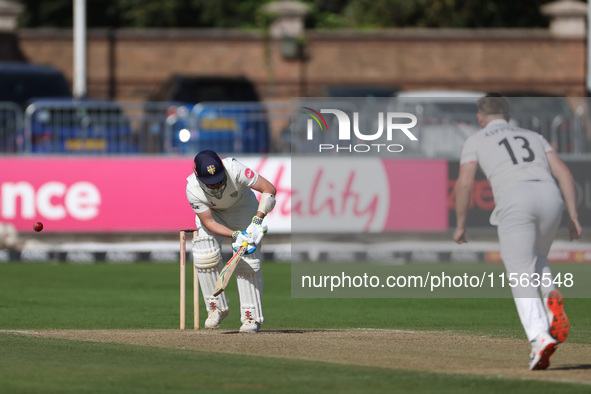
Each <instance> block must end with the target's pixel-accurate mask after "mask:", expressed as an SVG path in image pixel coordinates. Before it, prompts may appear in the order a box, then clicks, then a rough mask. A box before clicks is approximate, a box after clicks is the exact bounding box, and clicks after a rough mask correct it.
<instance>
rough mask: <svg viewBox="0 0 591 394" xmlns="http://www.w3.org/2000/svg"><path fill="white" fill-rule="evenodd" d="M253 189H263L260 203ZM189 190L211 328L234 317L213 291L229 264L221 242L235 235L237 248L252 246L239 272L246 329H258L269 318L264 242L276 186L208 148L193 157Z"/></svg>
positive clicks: (207, 322)
mask: <svg viewBox="0 0 591 394" xmlns="http://www.w3.org/2000/svg"><path fill="white" fill-rule="evenodd" d="M253 190H255V191H257V192H260V193H261V198H260V201H258V200H257V198H256V195H255V193H254V192H253ZM186 192H187V200H188V201H189V203H190V204H191V208H193V211H194V212H195V214H196V217H195V223H196V224H197V229H198V230H199V237H197V238H195V239H194V240H193V261H194V264H195V267H196V269H197V275H198V277H199V282H200V284H201V291H202V293H203V298H204V300H205V307H206V309H207V312H208V317H207V319H206V320H205V328H209V329H214V328H218V327H219V326H220V323H221V321H222V320H223V319H224V318H226V317H227V316H228V311H229V309H228V299H227V297H226V294H225V293H221V294H220V295H218V296H217V297H214V296H213V292H214V289H215V287H216V282H217V279H218V275H219V272H220V270H221V269H222V268H223V266H224V262H223V261H222V255H221V244H222V242H223V240H224V239H229V240H231V242H232V247H233V249H234V250H237V249H238V248H239V247H240V245H242V244H243V242H246V243H247V244H248V248H247V252H246V254H245V255H244V256H243V257H242V260H241V261H240V262H239V263H238V265H237V266H236V270H235V271H234V272H235V275H236V284H237V287H238V295H239V298H240V321H241V323H242V326H241V327H240V332H243V333H257V332H258V331H259V329H260V326H261V324H263V322H264V321H265V318H264V317H263V310H262V305H261V298H262V294H263V275H262V261H261V257H262V254H261V249H260V242H261V239H262V238H263V236H264V235H265V234H266V233H267V226H266V225H264V224H263V219H264V218H265V216H266V215H267V214H268V213H269V212H271V211H272V210H273V208H274V206H275V194H276V193H277V190H276V189H275V186H273V185H272V184H271V183H270V182H269V181H268V180H267V179H265V178H264V177H263V176H261V175H259V174H257V173H256V172H254V171H253V170H252V169H250V168H248V167H247V166H246V165H244V164H242V163H240V162H239V161H238V160H236V159H235V158H232V157H227V158H224V159H223V160H222V159H220V157H219V156H218V154H217V153H215V152H214V151H211V150H204V151H202V152H199V153H198V154H197V155H196V156H195V158H194V160H193V173H192V174H191V175H189V176H188V177H187V189H186Z"/></svg>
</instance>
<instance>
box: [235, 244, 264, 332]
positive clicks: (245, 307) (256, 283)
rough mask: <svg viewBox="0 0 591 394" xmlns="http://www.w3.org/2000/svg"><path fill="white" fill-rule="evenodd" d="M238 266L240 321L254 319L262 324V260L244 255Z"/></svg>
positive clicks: (236, 272)
mask: <svg viewBox="0 0 591 394" xmlns="http://www.w3.org/2000/svg"><path fill="white" fill-rule="evenodd" d="M244 257H245V258H243V259H242V261H241V262H240V264H239V265H238V266H237V267H236V271H235V275H236V285H237V287H238V295H239V298H240V321H241V322H242V323H244V322H245V321H246V320H247V319H253V320H255V321H257V322H259V323H261V324H263V322H264V321H265V317H264V316H263V307H262V303H261V300H262V296H263V271H262V270H261V260H260V259H259V258H256V252H255V253H254V254H253V256H252V257H251V256H244Z"/></svg>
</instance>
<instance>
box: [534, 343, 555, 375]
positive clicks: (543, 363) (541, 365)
mask: <svg viewBox="0 0 591 394" xmlns="http://www.w3.org/2000/svg"><path fill="white" fill-rule="evenodd" d="M555 350H556V344H555V343H550V344H548V345H547V346H546V347H545V348H544V350H542V351H541V353H542V357H540V359H539V360H538V362H537V363H536V364H535V365H534V366H533V367H531V368H530V370H532V371H538V370H541V369H546V368H548V367H549V366H550V356H552V355H553V354H554V351H555Z"/></svg>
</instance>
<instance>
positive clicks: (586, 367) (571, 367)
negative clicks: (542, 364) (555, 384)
mask: <svg viewBox="0 0 591 394" xmlns="http://www.w3.org/2000/svg"><path fill="white" fill-rule="evenodd" d="M550 370H552V371H577V370H581V371H586V370H591V364H580V365H574V364H573V365H565V366H563V367H558V368H550Z"/></svg>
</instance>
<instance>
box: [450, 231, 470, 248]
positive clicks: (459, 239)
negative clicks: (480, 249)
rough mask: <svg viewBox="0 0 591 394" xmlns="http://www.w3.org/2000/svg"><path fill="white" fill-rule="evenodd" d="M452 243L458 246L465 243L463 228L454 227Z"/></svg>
mask: <svg viewBox="0 0 591 394" xmlns="http://www.w3.org/2000/svg"><path fill="white" fill-rule="evenodd" d="M453 238H454V241H455V242H456V243H458V244H460V245H461V244H463V243H467V242H468V241H466V229H465V228H463V227H456V230H455V231H454V235H453Z"/></svg>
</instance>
